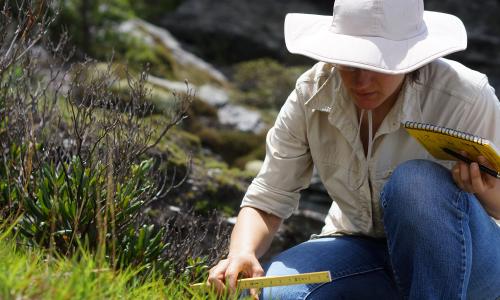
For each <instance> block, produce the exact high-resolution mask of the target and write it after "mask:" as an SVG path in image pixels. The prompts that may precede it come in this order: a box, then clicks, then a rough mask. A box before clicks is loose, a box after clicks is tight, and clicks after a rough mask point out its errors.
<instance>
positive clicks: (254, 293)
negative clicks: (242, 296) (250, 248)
mask: <svg viewBox="0 0 500 300" xmlns="http://www.w3.org/2000/svg"><path fill="white" fill-rule="evenodd" d="M264 275H265V273H264V270H263V269H262V267H261V266H260V265H258V266H256V267H255V268H254V269H253V274H252V277H262V276H264ZM259 294H260V289H257V288H256V289H250V296H251V297H252V299H259Z"/></svg>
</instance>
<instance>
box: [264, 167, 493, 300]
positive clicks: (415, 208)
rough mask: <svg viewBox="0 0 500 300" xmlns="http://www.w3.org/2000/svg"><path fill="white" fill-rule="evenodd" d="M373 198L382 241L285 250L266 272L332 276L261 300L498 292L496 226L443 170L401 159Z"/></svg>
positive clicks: (331, 241) (271, 291)
mask: <svg viewBox="0 0 500 300" xmlns="http://www.w3.org/2000/svg"><path fill="white" fill-rule="evenodd" d="M380 201H381V205H382V207H383V210H384V226H385V232H386V236H387V239H373V238H367V237H349V236H344V237H328V238H320V239H315V240H310V241H307V242H304V243H302V244H300V245H297V246H295V247H293V248H290V249H288V250H286V251H284V252H282V253H281V254H279V255H278V256H276V257H275V258H273V259H272V260H271V261H270V262H269V263H268V264H266V265H265V266H264V268H265V269H266V275H268V276H270V275H284V274H296V273H305V272H315V271H324V270H329V271H330V272H331V275H332V278H333V281H332V282H330V283H319V284H306V285H292V286H284V287H272V288H265V289H263V291H262V296H261V299H446V300H448V299H450V300H452V299H474V300H475V299H478V300H481V299H497V297H500V228H499V227H498V226H497V225H496V224H495V222H493V220H492V219H491V218H490V217H489V216H488V215H487V214H486V212H485V211H484V209H483V207H482V206H481V204H480V203H479V202H478V200H477V199H476V197H475V196H474V195H473V194H469V193H465V192H463V191H461V190H460V189H459V188H458V187H457V186H456V185H455V184H454V183H453V180H452V178H451V174H450V172H449V171H448V170H447V169H446V168H444V167H442V166H440V165H438V164H436V163H433V162H430V161H425V160H413V161H408V162H406V163H403V164H401V165H400V166H398V167H397V168H396V170H395V171H394V173H393V175H392V176H391V178H390V179H389V181H388V182H387V183H386V185H385V186H384V189H383V191H382V194H381V200H380ZM499 201H500V199H499Z"/></svg>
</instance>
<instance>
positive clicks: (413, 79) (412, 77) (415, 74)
mask: <svg viewBox="0 0 500 300" xmlns="http://www.w3.org/2000/svg"><path fill="white" fill-rule="evenodd" d="M419 77H420V68H418V69H416V70H413V71H411V72H410V73H408V74H407V78H408V80H409V82H410V83H412V84H417V83H419V80H418V79H419Z"/></svg>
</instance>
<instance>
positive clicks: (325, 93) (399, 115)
mask: <svg viewBox="0 0 500 300" xmlns="http://www.w3.org/2000/svg"><path fill="white" fill-rule="evenodd" d="M324 78H325V77H320V78H319V79H317V80H315V81H314V83H315V85H316V86H315V87H318V86H319V88H318V89H317V91H316V92H315V93H313V95H312V96H311V98H309V99H308V100H307V101H306V102H305V106H306V107H308V108H310V109H312V110H317V111H322V112H327V113H330V114H334V112H337V113H340V112H341V111H345V110H346V109H348V108H349V107H350V103H347V102H348V101H350V100H349V98H348V95H347V94H346V92H345V90H344V89H343V88H342V84H341V79H340V76H339V74H338V72H336V71H335V70H334V69H332V71H331V72H330V74H329V76H328V77H326V80H325V79H324ZM321 79H323V80H324V81H322V80H321ZM404 121H416V122H422V121H423V114H422V110H421V105H420V101H419V90H418V88H417V84H415V83H411V82H409V80H408V79H407V80H405V82H404V83H403V87H402V91H401V93H400V94H399V97H398V100H397V101H396V103H395V104H394V107H393V109H391V111H390V112H389V114H388V115H387V117H386V120H385V121H384V123H386V126H387V128H385V130H387V131H388V132H391V131H394V130H396V129H398V128H399V127H400V124H401V123H402V122H404Z"/></svg>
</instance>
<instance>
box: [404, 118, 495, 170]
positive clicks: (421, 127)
mask: <svg viewBox="0 0 500 300" xmlns="http://www.w3.org/2000/svg"><path fill="white" fill-rule="evenodd" d="M403 125H404V128H405V129H406V131H408V133H409V134H410V135H411V136H413V137H414V138H415V139H417V140H418V141H419V142H420V144H422V146H424V148H425V149H427V151H429V153H430V154H431V155H432V156H434V157H435V158H437V159H442V160H457V159H456V158H455V157H453V156H451V155H450V154H448V153H446V152H444V151H443V148H448V149H451V150H453V151H455V152H460V151H465V152H466V153H467V154H468V156H469V158H471V159H472V160H474V161H477V157H478V156H484V157H485V158H486V159H487V160H488V161H489V162H490V163H491V164H492V167H493V169H495V170H496V171H497V172H500V151H499V150H498V148H496V147H495V145H494V144H493V143H492V142H491V141H488V140H487V139H484V138H482V137H479V136H476V135H473V134H470V133H466V132H462V131H458V130H454V129H451V128H446V127H441V126H436V125H431V124H425V123H419V122H405V123H404V124H403Z"/></svg>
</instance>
